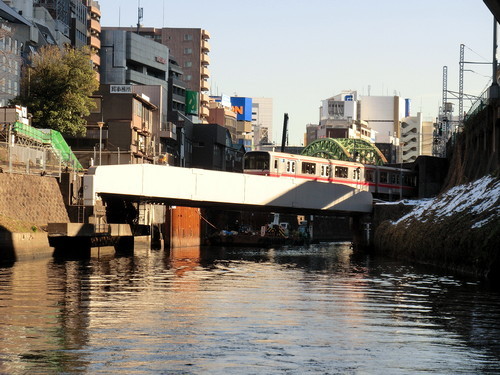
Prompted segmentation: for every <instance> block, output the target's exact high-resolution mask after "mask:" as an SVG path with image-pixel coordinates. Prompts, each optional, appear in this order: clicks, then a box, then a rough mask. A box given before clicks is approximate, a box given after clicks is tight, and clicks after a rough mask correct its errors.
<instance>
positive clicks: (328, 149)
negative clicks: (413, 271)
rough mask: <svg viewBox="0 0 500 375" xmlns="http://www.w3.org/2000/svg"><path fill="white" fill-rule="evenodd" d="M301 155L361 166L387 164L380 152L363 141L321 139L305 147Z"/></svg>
mask: <svg viewBox="0 0 500 375" xmlns="http://www.w3.org/2000/svg"><path fill="white" fill-rule="evenodd" d="M301 154H302V155H306V156H314V157H319V158H325V159H334V160H344V161H357V162H360V163H363V164H374V165H383V164H384V163H387V159H386V158H385V156H384V155H383V154H382V153H381V152H380V150H379V149H378V148H377V147H376V146H375V145H373V144H371V143H370V142H367V141H365V140H363V139H353V138H321V139H317V140H315V141H314V142H312V143H311V144H309V145H307V147H305V148H304V150H302V152H301Z"/></svg>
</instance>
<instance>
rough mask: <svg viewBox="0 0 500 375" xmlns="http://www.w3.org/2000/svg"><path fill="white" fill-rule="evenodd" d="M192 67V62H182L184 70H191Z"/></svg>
mask: <svg viewBox="0 0 500 375" xmlns="http://www.w3.org/2000/svg"><path fill="white" fill-rule="evenodd" d="M192 66H193V62H192V61H185V62H184V68H191V67H192Z"/></svg>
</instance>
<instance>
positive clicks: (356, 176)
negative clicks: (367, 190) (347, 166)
mask: <svg viewBox="0 0 500 375" xmlns="http://www.w3.org/2000/svg"><path fill="white" fill-rule="evenodd" d="M352 178H353V179H354V180H359V179H361V168H359V167H358V168H356V169H354V170H353V171H352Z"/></svg>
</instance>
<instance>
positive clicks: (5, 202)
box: [0, 173, 69, 258]
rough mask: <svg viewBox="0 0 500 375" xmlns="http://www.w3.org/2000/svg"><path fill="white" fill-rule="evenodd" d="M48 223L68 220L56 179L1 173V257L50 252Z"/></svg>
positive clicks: (17, 256)
mask: <svg viewBox="0 0 500 375" xmlns="http://www.w3.org/2000/svg"><path fill="white" fill-rule="evenodd" d="M49 222H63V223H66V222H69V217H68V213H67V211H66V207H65V205H64V200H63V197H62V194H61V191H60V189H59V184H58V181H57V179H56V178H53V177H41V176H34V175H22V174H10V173H0V256H1V257H2V258H5V256H7V258H10V257H15V258H21V257H24V256H28V257H32V256H35V255H36V254H40V253H41V252H47V253H51V249H50V247H49V244H48V240H47V234H46V226H47V224H48V223H49Z"/></svg>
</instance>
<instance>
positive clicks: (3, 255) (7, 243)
mask: <svg viewBox="0 0 500 375" xmlns="http://www.w3.org/2000/svg"><path fill="white" fill-rule="evenodd" d="M15 261H16V253H15V251H14V241H13V239H12V233H10V231H9V230H7V228H5V227H4V226H1V225H0V267H2V266H9V265H12V264H13V263H14V262H15Z"/></svg>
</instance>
